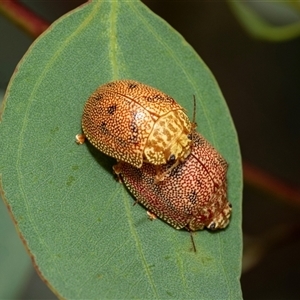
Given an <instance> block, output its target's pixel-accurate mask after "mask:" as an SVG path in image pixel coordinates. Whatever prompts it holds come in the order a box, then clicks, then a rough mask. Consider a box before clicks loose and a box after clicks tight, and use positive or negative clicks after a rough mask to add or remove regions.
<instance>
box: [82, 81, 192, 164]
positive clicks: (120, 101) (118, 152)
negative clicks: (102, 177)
mask: <svg viewBox="0 0 300 300" xmlns="http://www.w3.org/2000/svg"><path fill="white" fill-rule="evenodd" d="M82 129H83V132H84V134H85V136H86V137H87V139H88V140H89V141H90V142H91V143H92V144H93V145H94V146H95V147H96V148H98V149H99V150H100V151H102V152H104V153H105V154H107V155H109V156H112V157H114V158H116V159H117V160H120V161H124V162H127V163H130V164H132V165H133V166H135V167H138V168H140V167H141V166H142V164H143V162H144V161H145V162H150V163H151V164H154V165H161V164H165V163H167V162H168V161H169V159H170V158H171V159H172V160H175V161H177V160H179V161H183V160H184V159H185V158H186V157H187V156H188V155H189V153H190V148H191V144H192V142H191V135H190V134H191V132H192V130H193V125H192V123H191V122H190V121H189V119H188V117H187V116H186V114H185V113H184V112H183V108H182V107H181V106H180V105H179V104H178V103H176V101H175V100H174V99H173V98H171V97H170V96H168V95H166V94H164V93H162V92H161V91H159V90H157V89H155V88H152V87H150V86H147V85H145V84H142V83H139V82H137V81H133V80H119V81H114V82H110V83H107V84H105V85H102V86H100V87H99V88H98V89H97V90H96V91H95V92H94V93H93V94H92V95H91V96H90V98H89V99H88V100H87V102H86V104H85V107H84V112H83V117H82Z"/></svg>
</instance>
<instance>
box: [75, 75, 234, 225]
mask: <svg viewBox="0 0 300 300" xmlns="http://www.w3.org/2000/svg"><path fill="white" fill-rule="evenodd" d="M82 129H83V132H84V135H85V136H86V137H87V139H88V140H89V141H90V142H91V144H93V145H94V146H95V147H96V148H98V149H99V150H100V151H102V152H104V153H105V154H107V155H109V156H112V157H114V158H116V159H117V160H118V164H117V165H116V166H114V171H115V173H116V174H118V175H119V176H120V177H121V179H122V180H123V182H124V183H125V184H126V186H127V187H128V189H129V190H130V191H131V193H132V194H133V195H134V196H135V197H136V199H137V202H140V203H142V204H143V205H144V206H145V207H146V208H147V209H148V210H149V211H150V213H151V215H152V214H154V215H156V216H158V217H160V218H161V219H163V220H165V221H166V222H167V223H169V224H170V225H172V226H173V227H175V228H176V229H180V228H186V229H187V230H189V231H195V230H199V229H203V228H204V227H207V228H208V229H211V230H215V229H218V228H225V227H226V226H227V225H228V223H229V219H230V215H231V205H230V204H229V202H228V200H227V183H226V173H227V163H226V161H225V160H224V159H223V158H222V156H221V155H220V154H219V153H218V152H217V151H216V150H215V149H214V148H213V147H212V146H211V145H210V144H209V143H208V142H207V141H206V140H205V139H204V137H203V136H201V135H200V134H198V133H196V132H195V125H194V123H192V122H191V121H190V120H189V118H188V117H187V116H186V114H185V113H184V111H183V108H182V107H181V106H180V105H179V104H178V103H177V102H176V101H175V100H174V99H173V98H171V97H170V96H168V95H166V94H164V93H162V92H161V91H159V90H157V89H155V88H152V87H150V86H147V85H145V84H142V83H139V82H136V81H133V80H119V81H114V82H110V83H107V84H105V85H102V86H100V87H99V88H98V89H97V90H96V91H95V92H94V93H93V94H92V95H91V96H90V97H89V99H88V100H87V102H86V104H85V107H84V112H83V117H82ZM79 137H80V136H79ZM82 141H83V140H81V139H80V138H78V142H79V143H81V142H82Z"/></svg>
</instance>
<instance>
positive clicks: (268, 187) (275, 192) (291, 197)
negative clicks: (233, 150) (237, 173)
mask: <svg viewBox="0 0 300 300" xmlns="http://www.w3.org/2000/svg"><path fill="white" fill-rule="evenodd" d="M243 171H244V180H245V183H246V184H250V185H252V186H254V187H255V188H259V189H261V190H263V191H265V192H267V193H269V194H271V195H272V196H275V197H277V198H279V199H280V200H285V201H287V202H289V203H290V204H293V205H298V206H299V205H300V190H299V189H298V188H296V187H293V186H291V185H289V184H287V183H285V182H283V181H282V180H280V179H278V178H276V177H274V176H272V175H271V174H269V173H267V172H265V171H263V170H261V169H259V168H258V167H255V166H253V165H251V164H249V163H247V162H245V161H243Z"/></svg>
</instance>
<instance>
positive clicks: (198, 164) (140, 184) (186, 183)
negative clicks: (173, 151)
mask: <svg viewBox="0 0 300 300" xmlns="http://www.w3.org/2000/svg"><path fill="white" fill-rule="evenodd" d="M169 167H170V166H168V165H163V166H159V167H155V166H153V165H151V164H147V163H146V164H144V165H143V166H142V168H140V169H138V168H135V167H133V166H132V165H130V164H127V163H124V162H120V163H118V164H117V165H116V166H115V167H114V170H115V172H116V173H117V174H118V175H120V176H121V178H122V180H123V181H124V183H125V184H126V186H127V187H128V189H129V190H130V192H131V193H132V194H133V195H134V196H135V197H136V199H137V201H138V202H139V203H142V204H143V205H144V206H145V207H146V208H147V209H148V210H149V211H150V213H152V214H154V215H156V216H158V217H159V218H161V219H163V220H165V221H166V222H167V223H169V224H170V225H172V226H173V227H175V228H176V229H180V228H186V229H187V230H190V231H195V230H199V229H203V228H204V227H207V228H208V229H211V230H215V229H219V228H225V227H226V226H227V225H228V223H229V220H230V215H231V204H230V203H229V202H228V200H227V183H226V173H227V163H226V161H225V160H224V159H223V157H222V156H221V155H220V154H219V153H218V152H217V151H216V150H215V149H214V148H213V147H212V146H211V145H210V144H209V143H208V142H207V141H206V140H205V138H204V137H203V136H201V135H200V134H199V133H193V147H192V152H191V154H190V155H189V157H188V158H187V159H186V160H185V161H184V162H183V163H181V164H179V165H178V166H177V167H175V168H174V169H172V171H171V172H170V174H169V175H167V176H166V178H165V179H164V180H163V181H159V182H157V181H156V180H155V176H156V172H157V168H159V171H160V172H165V171H166V170H167V169H168V168H169Z"/></svg>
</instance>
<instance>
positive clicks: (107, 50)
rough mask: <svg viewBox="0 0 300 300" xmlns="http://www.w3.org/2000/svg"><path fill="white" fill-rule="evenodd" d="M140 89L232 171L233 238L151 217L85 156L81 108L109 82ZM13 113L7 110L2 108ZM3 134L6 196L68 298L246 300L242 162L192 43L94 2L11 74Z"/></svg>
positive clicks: (133, 5)
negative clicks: (166, 103)
mask: <svg viewBox="0 0 300 300" xmlns="http://www.w3.org/2000/svg"><path fill="white" fill-rule="evenodd" d="M120 78H130V79H135V80H138V81H141V82H144V83H146V84H149V85H151V86H154V87H156V88H159V89H160V90H162V91H164V92H166V93H168V94H169V95H171V96H172V97H174V98H175V99H177V101H178V102H179V103H180V104H181V105H183V106H184V107H185V108H186V109H187V110H188V113H189V115H190V116H192V111H193V95H195V96H196V99H197V124H198V130H199V131H200V132H201V133H202V134H203V135H204V136H205V137H206V138H207V139H208V140H209V141H210V142H211V143H212V144H213V145H215V147H216V148H217V149H218V150H219V151H220V152H221V153H222V154H223V156H224V157H225V158H226V160H227V161H228V162H229V165H230V167H229V173H228V183H229V199H230V201H231V202H232V204H233V216H232V220H231V224H230V226H229V228H227V229H226V230H223V231H220V232H216V233H210V232H208V231H200V232H197V233H196V234H195V235H194V238H195V243H196V247H197V253H194V252H193V251H192V244H191V240H190V236H189V233H188V232H186V231H184V230H181V231H179V230H175V229H174V228H172V227H170V226H169V225H167V224H166V223H164V222H163V221H161V220H155V221H153V222H150V221H149V220H148V219H147V216H146V211H145V209H144V208H142V207H141V206H139V205H136V206H133V203H134V199H133V198H132V197H131V195H130V194H129V193H128V192H127V190H126V189H125V187H124V186H123V185H122V184H120V183H118V182H117V181H116V180H115V179H114V177H113V173H112V169H111V167H112V165H113V164H114V163H115V161H114V160H113V159H111V158H108V157H107V156H105V155H104V154H101V153H100V152H98V151H97V150H95V149H94V148H93V147H92V146H90V145H89V144H88V143H87V144H84V145H82V146H78V145H76V143H75V135H76V134H77V133H80V131H81V126H80V124H81V115H82V111H83V105H84V103H85V101H86V99H87V98H88V96H89V95H90V94H91V93H92V92H93V91H94V90H95V89H96V88H97V86H99V85H100V84H103V83H105V82H108V81H111V80H115V79H120ZM4 108H5V109H4ZM3 110H4V111H3V114H2V123H1V126H0V134H1V139H2V141H1V144H0V151H1V157H0V172H1V174H2V175H1V178H2V189H3V193H4V195H5V199H6V201H7V203H8V204H9V205H10V208H11V210H12V213H13V215H14V218H15V220H16V222H17V223H18V227H19V230H20V232H21V234H22V236H23V237H24V240H25V241H26V243H27V247H28V250H29V252H30V253H31V255H32V258H33V260H34V262H35V264H36V268H37V270H38V272H39V273H40V274H41V276H42V277H43V278H44V280H45V282H46V283H47V284H48V286H49V287H50V288H51V289H52V290H53V291H54V292H55V293H56V294H57V295H58V296H59V297H64V298H77V299H79V298H85V299H88V298H90V299H91V298H93V299H95V298H98V299H99V298H110V299H112V298H114V299H117V298H122V299H125V298H128V299H129V298H143V299H145V298H149V299H150V298H154V299H155V298H160V299H162V298H190V299H191V298H194V299H196V298H197V299H201V298H202V299H204V298H206V299H220V298H222V299H239V298H241V290H240V283H239V276H240V269H241V248H242V238H241V193H242V177H241V161H240V152H239V146H238V141H237V136H236V132H235V129H234V125H233V122H232V120H231V117H230V114H229V111H228V108H227V106H226V103H225V101H224V99H223V97H222V94H221V92H220V90H219V88H218V85H217V83H216V81H215V79H214V78H213V76H212V74H211V73H210V71H209V69H208V68H207V66H206V65H205V64H204V63H203V62H202V60H201V59H200V58H199V57H198V55H197V54H196V53H195V51H194V50H193V49H192V48H191V47H190V46H189V45H188V44H187V42H186V41H185V40H184V39H183V38H182V37H181V36H180V35H179V34H178V33H177V32H176V31H175V30H174V29H172V28H171V27H170V26H169V25H168V24H166V22H164V21H163V20H161V19H160V18H159V17H157V16H156V15H154V14H153V13H152V12H151V11H149V9H147V8H146V7H145V6H144V5H143V4H142V3H141V2H139V1H133V0H132V1H125V0H124V1H121V0H119V1H116V0H114V1H93V2H90V3H88V4H86V5H83V6H81V7H80V8H78V9H76V10H75V11H73V12H71V13H69V14H68V15H66V16H64V17H63V18H61V19H60V20H58V21H57V22H56V23H55V24H53V26H51V28H49V30H48V31H47V32H45V34H44V35H43V36H41V37H40V38H39V39H38V40H37V41H36V42H35V43H34V44H33V45H32V47H31V48H30V49H29V51H28V52H27V54H26V55H25V57H24V58H23V60H22V61H21V62H20V64H19V66H18V68H17V71H16V73H15V74H14V76H13V78H12V80H11V82H10V85H9V88H8V91H7V94H6V102H5V106H4V107H3Z"/></svg>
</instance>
